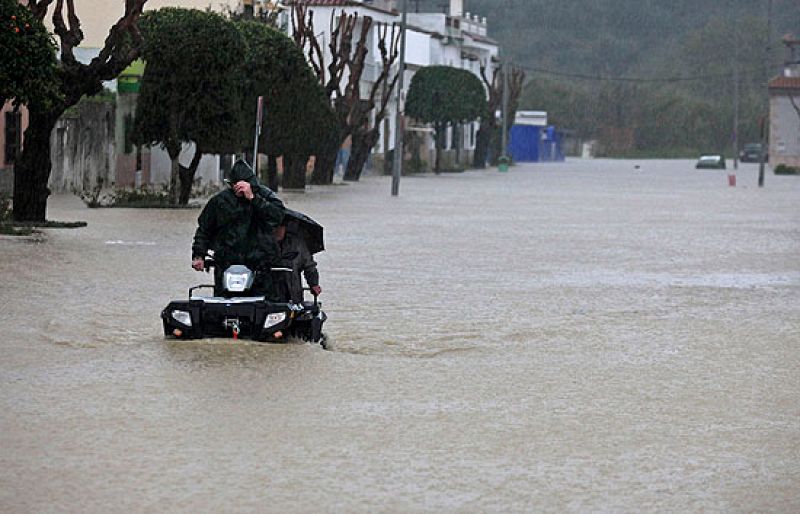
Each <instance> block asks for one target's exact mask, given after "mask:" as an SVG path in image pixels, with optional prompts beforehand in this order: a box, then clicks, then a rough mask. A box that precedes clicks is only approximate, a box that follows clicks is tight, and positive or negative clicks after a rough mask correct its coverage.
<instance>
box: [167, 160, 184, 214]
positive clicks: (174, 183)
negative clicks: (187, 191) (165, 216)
mask: <svg viewBox="0 0 800 514" xmlns="http://www.w3.org/2000/svg"><path fill="white" fill-rule="evenodd" d="M180 153H181V152H180V149H179V150H178V151H177V152H176V151H174V149H173V150H169V149H168V150H167V154H168V155H169V158H170V161H171V162H172V166H171V167H170V172H169V204H170V205H178V199H179V191H178V178H179V176H180V173H181V163H180V162H178V157H179V156H180Z"/></svg>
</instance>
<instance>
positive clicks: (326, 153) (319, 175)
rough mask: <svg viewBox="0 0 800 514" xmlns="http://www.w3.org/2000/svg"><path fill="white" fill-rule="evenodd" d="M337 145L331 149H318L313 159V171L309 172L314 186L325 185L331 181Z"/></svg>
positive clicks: (337, 152)
mask: <svg viewBox="0 0 800 514" xmlns="http://www.w3.org/2000/svg"><path fill="white" fill-rule="evenodd" d="M338 154H339V146H337V147H336V148H331V149H324V150H322V149H321V150H319V151H318V152H317V155H316V160H315V161H314V171H313V172H312V173H311V183H312V184H314V185H316V186H327V185H330V184H332V183H333V172H334V166H336V156H337V155H338Z"/></svg>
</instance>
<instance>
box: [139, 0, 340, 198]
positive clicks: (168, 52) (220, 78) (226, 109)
mask: <svg viewBox="0 0 800 514" xmlns="http://www.w3.org/2000/svg"><path fill="white" fill-rule="evenodd" d="M141 26H142V34H143V36H144V44H143V57H144V60H145V61H146V63H147V66H146V68H145V72H144V77H143V78H142V87H141V91H140V95H139V98H138V102H137V109H136V123H135V127H134V132H133V140H134V142H135V143H137V144H140V145H156V144H158V145H162V146H163V147H164V148H165V149H166V150H167V152H168V153H169V156H170V159H171V160H172V173H171V180H170V193H171V202H172V203H186V202H188V200H189V193H190V191H191V186H192V182H193V180H194V174H195V171H196V169H197V166H198V164H199V162H200V159H201V158H202V156H203V155H204V154H223V153H227V154H232V153H243V152H246V151H249V150H250V149H251V148H252V145H253V142H254V139H255V130H256V127H255V124H254V123H253V121H254V120H255V118H256V116H255V111H256V106H257V98H258V97H259V96H263V97H264V98H265V99H266V102H267V104H266V113H267V114H266V116H264V117H263V120H262V124H263V126H262V127H260V128H261V130H260V134H261V139H260V141H259V148H260V150H261V152H262V153H264V154H265V155H267V156H268V158H269V162H270V165H269V166H268V168H267V171H266V173H265V175H266V176H265V177H264V178H265V179H266V181H267V182H268V183H270V185H272V186H273V187H276V184H275V180H276V173H275V163H276V161H277V158H278V157H281V156H282V157H283V161H284V183H283V185H284V186H285V187H303V186H304V185H305V166H306V162H307V161H308V158H309V156H310V155H312V154H313V153H314V152H315V151H317V150H318V148H319V146H320V145H325V144H326V143H327V144H333V143H332V142H334V141H336V140H337V139H338V126H337V124H336V120H335V115H334V112H333V110H332V109H331V107H330V104H329V103H328V101H327V99H326V98H325V96H324V93H323V90H322V88H321V86H320V85H319V84H318V83H317V82H316V80H315V79H314V76H313V75H312V73H311V69H310V68H309V67H308V66H307V64H306V62H305V58H304V56H303V54H302V52H301V51H300V50H299V49H298V48H297V47H296V46H295V45H294V44H293V43H292V40H291V39H289V38H288V37H287V36H285V35H284V34H282V33H280V32H278V31H277V30H275V29H273V28H271V27H269V26H267V25H266V24H264V23H260V22H256V21H231V20H229V19H227V18H225V17H223V16H221V15H219V14H215V13H211V12H205V11H199V10H194V9H180V8H163V9H160V10H158V11H153V12H148V13H147V14H145V15H144V16H143V18H142V21H141ZM237 57H238V58H237ZM186 143H194V147H195V153H194V156H193V158H192V161H191V164H190V165H189V166H188V167H183V166H181V165H180V163H179V162H178V157H179V155H180V153H181V149H182V148H183V145H184V144H186Z"/></svg>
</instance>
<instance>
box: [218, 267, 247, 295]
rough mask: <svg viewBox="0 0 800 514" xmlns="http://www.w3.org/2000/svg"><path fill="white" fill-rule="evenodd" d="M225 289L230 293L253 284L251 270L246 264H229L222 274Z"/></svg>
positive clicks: (239, 291)
mask: <svg viewBox="0 0 800 514" xmlns="http://www.w3.org/2000/svg"><path fill="white" fill-rule="evenodd" d="M223 277H224V283H225V289H226V290H227V291H230V292H231V293H241V292H244V291H247V290H248V289H250V286H252V285H253V272H252V271H250V269H249V268H247V267H246V266H239V265H237V266H231V267H230V268H228V269H226V270H225V273H224V274H223Z"/></svg>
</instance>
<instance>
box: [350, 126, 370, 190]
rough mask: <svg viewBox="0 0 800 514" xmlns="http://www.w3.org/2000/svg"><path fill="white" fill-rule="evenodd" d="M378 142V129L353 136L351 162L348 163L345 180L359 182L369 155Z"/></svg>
mask: <svg viewBox="0 0 800 514" xmlns="http://www.w3.org/2000/svg"><path fill="white" fill-rule="evenodd" d="M377 142H378V131H377V130H376V129H371V130H367V131H364V132H357V133H354V134H353V146H352V148H351V149H350V160H349V161H348V162H347V171H346V172H345V174H344V179H345V180H348V181H351V182H357V181H358V179H360V178H361V173H362V172H363V171H364V166H365V165H366V164H367V160H368V159H369V154H370V152H372V148H373V147H375V143H377Z"/></svg>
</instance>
